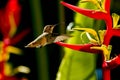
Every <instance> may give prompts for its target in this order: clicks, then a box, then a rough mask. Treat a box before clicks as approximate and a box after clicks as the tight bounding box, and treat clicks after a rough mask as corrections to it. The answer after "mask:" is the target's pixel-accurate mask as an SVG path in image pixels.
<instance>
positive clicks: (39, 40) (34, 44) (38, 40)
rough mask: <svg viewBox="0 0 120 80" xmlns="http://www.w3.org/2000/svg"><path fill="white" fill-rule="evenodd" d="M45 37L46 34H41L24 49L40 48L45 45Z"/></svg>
mask: <svg viewBox="0 0 120 80" xmlns="http://www.w3.org/2000/svg"><path fill="white" fill-rule="evenodd" d="M46 35H48V33H43V34H41V35H40V36H38V37H37V38H36V39H35V40H33V41H32V42H30V43H29V44H28V45H27V46H25V47H37V48H38V47H41V46H44V45H46V41H47V40H46V37H45V36H46Z"/></svg>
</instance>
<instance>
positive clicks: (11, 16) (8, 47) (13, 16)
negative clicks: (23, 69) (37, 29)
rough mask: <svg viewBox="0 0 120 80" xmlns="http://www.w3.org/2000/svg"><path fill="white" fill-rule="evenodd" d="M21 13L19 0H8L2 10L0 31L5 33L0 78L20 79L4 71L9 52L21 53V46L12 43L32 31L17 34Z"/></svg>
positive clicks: (1, 43)
mask: <svg viewBox="0 0 120 80" xmlns="http://www.w3.org/2000/svg"><path fill="white" fill-rule="evenodd" d="M20 14H21V6H20V5H19V3H18V0H8V3H7V5H6V7H5V8H3V9H1V10H0V31H1V33H2V35H3V40H2V41H0V49H1V50H0V80H18V79H17V78H15V77H13V76H10V77H9V76H6V75H5V73H4V72H5V63H6V62H7V61H8V59H9V53H14V54H20V53H21V50H20V49H19V48H16V47H13V46H12V45H14V44H16V43H17V42H18V41H20V40H21V39H22V38H23V37H24V36H25V35H26V34H27V33H28V32H29V31H30V30H29V29H26V30H24V31H22V32H21V33H20V34H18V35H15V32H16V30H17V27H18V26H19V23H20V17H21V16H20ZM14 35H15V36H14ZM8 77H9V79H8Z"/></svg>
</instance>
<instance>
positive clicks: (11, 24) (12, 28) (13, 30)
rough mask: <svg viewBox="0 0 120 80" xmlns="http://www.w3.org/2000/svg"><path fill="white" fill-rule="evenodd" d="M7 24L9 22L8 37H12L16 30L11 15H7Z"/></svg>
mask: <svg viewBox="0 0 120 80" xmlns="http://www.w3.org/2000/svg"><path fill="white" fill-rule="evenodd" d="M9 22H10V32H9V35H10V36H11V37H12V36H13V35H14V34H15V32H16V29H17V27H16V23H15V20H14V16H13V13H11V14H10V15H9Z"/></svg>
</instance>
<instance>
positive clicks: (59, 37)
mask: <svg viewBox="0 0 120 80" xmlns="http://www.w3.org/2000/svg"><path fill="white" fill-rule="evenodd" d="M70 37H71V36H69V35H66V34H62V35H59V36H56V38H55V39H54V41H53V42H59V41H64V40H66V39H69V38H70Z"/></svg>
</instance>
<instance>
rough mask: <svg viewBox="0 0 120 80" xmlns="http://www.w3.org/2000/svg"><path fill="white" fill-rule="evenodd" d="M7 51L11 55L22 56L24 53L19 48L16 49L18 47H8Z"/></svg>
mask: <svg viewBox="0 0 120 80" xmlns="http://www.w3.org/2000/svg"><path fill="white" fill-rule="evenodd" d="M7 51H8V52H9V53H13V54H21V53H22V51H21V50H20V49H19V48H16V47H13V46H8V47H7Z"/></svg>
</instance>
